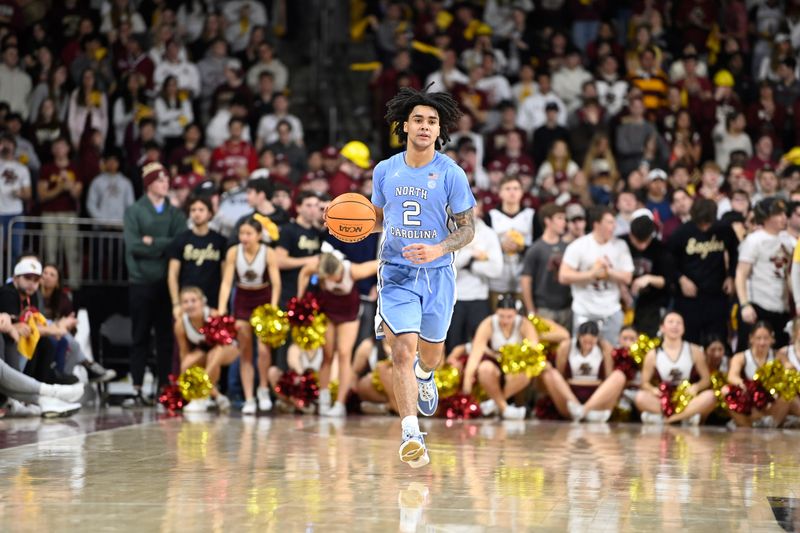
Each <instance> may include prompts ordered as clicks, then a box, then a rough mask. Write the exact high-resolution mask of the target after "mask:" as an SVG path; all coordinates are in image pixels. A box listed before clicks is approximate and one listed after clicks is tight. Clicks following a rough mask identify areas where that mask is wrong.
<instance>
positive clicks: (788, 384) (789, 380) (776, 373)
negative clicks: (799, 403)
mask: <svg viewBox="0 0 800 533" xmlns="http://www.w3.org/2000/svg"><path fill="white" fill-rule="evenodd" d="M792 374H793V373H792V372H791V371H790V372H788V373H787V370H786V368H785V367H784V366H783V363H781V362H780V361H777V360H775V361H770V362H768V363H766V364H764V365H763V366H762V367H761V368H759V369H758V370H756V373H755V374H754V375H753V381H756V382H758V383H760V384H761V386H763V387H764V388H765V389H766V390H767V391H768V392H769V393H770V395H772V397H773V398H777V397H779V396H780V397H781V398H783V399H784V400H786V401H787V402H790V401H792V400H793V399H794V397H795V396H797V388H796V383H797V380H796V378H795V377H794V376H793V375H792ZM794 374H796V371H794Z"/></svg>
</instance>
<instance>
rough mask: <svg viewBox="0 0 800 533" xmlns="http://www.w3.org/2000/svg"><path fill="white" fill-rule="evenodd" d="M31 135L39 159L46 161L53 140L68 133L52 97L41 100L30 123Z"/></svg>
mask: <svg viewBox="0 0 800 533" xmlns="http://www.w3.org/2000/svg"><path fill="white" fill-rule="evenodd" d="M31 135H32V138H33V142H34V145H35V149H36V155H37V156H38V159H39V160H40V161H42V160H44V161H47V160H48V159H49V158H50V147H51V145H52V143H53V141H55V140H56V139H58V138H59V137H66V136H67V135H68V132H67V128H66V126H65V125H64V122H63V121H61V119H59V117H58V110H57V109H56V105H55V102H54V101H53V99H52V98H45V99H44V100H42V105H41V106H40V108H39V109H38V113H37V116H36V121H35V122H34V123H33V124H32V132H31ZM37 171H38V169H37Z"/></svg>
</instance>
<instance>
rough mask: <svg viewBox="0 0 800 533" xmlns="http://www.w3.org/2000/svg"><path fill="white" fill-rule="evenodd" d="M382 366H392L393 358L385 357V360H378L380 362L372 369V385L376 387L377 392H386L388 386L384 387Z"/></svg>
mask: <svg viewBox="0 0 800 533" xmlns="http://www.w3.org/2000/svg"><path fill="white" fill-rule="evenodd" d="M381 366H392V360H391V359H384V360H383V361H378V364H377V365H376V366H375V368H374V369H373V370H372V386H373V387H375V392H377V393H378V394H386V387H384V385H383V381H381V374H380V368H381Z"/></svg>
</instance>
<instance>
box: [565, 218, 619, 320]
mask: <svg viewBox="0 0 800 533" xmlns="http://www.w3.org/2000/svg"><path fill="white" fill-rule="evenodd" d="M602 257H605V258H606V260H607V261H608V262H609V264H610V265H611V269H612V270H621V271H623V272H633V259H632V258H631V252H630V250H629V249H628V246H627V245H626V244H625V242H624V241H621V240H620V239H617V238H613V239H611V240H610V241H608V242H607V243H605V244H600V243H599V242H597V241H596V240H595V238H594V234H592V233H590V234H588V235H584V236H583V237H580V238H578V239H575V240H574V241H572V242H571V243H570V244H569V246H567V249H566V250H564V258H563V259H562V262H564V263H566V264H567V265H568V266H570V267H572V268H574V269H575V270H577V271H579V272H585V271H587V270H589V269H591V268H592V266H594V262H595V261H596V260H597V259H599V258H602ZM570 288H571V289H572V312H573V313H575V314H578V315H581V316H586V317H590V318H594V319H602V318H606V317H608V316H611V315H613V314H614V313H616V312H617V311H619V310H620V309H621V308H622V306H621V305H620V303H619V286H618V285H617V284H616V283H615V282H613V281H608V280H600V281H595V282H592V283H573V284H572V285H571V286H570Z"/></svg>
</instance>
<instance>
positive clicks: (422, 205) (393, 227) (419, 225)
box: [372, 152, 475, 268]
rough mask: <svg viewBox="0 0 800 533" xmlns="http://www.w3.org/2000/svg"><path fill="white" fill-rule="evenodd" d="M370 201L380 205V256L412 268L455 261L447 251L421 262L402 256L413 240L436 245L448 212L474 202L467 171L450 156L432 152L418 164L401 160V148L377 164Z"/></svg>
mask: <svg viewBox="0 0 800 533" xmlns="http://www.w3.org/2000/svg"><path fill="white" fill-rule="evenodd" d="M372 179H373V181H372V203H373V204H375V205H376V206H378V207H380V208H382V209H383V234H384V241H383V245H382V246H381V250H380V256H379V259H380V260H381V261H382V262H384V263H390V264H395V265H404V266H411V267H414V268H420V267H423V268H437V267H443V266H448V265H450V264H452V263H453V258H454V257H455V254H452V253H451V254H446V255H444V256H442V257H439V258H438V259H436V260H434V261H431V262H430V263H425V264H422V265H415V264H414V263H412V262H411V261H408V260H407V259H405V258H404V257H403V247H405V246H407V245H409V244H412V243H425V244H437V243H439V242H442V241H443V240H444V239H445V237H447V235H449V234H450V231H451V230H450V225H449V222H450V214H451V213H462V212H464V211H466V210H467V209H469V208H471V207H474V206H475V197H474V196H473V195H472V190H471V189H470V186H469V182H468V181H467V175H466V174H465V173H464V171H463V170H462V169H461V167H459V166H458V165H457V164H456V163H455V162H454V161H453V160H452V159H450V158H449V157H447V156H446V155H442V154H441V153H439V152H434V156H433V160H432V161H431V162H430V163H428V164H427V165H425V166H424V167H421V168H412V167H410V166H408V165H407V164H406V162H405V152H401V153H399V154H397V155H394V156H392V157H390V158H389V159H386V160H384V161H381V162H380V163H378V165H377V166H376V167H375V171H374V172H373V178H372Z"/></svg>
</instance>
